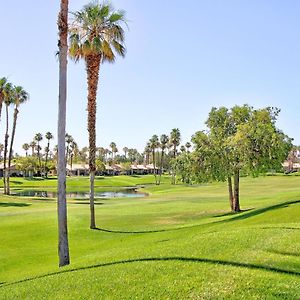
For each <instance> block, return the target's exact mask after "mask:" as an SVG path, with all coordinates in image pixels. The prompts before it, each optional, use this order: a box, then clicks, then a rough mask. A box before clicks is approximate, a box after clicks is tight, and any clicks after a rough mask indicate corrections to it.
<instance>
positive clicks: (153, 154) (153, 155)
mask: <svg viewBox="0 0 300 300" xmlns="http://www.w3.org/2000/svg"><path fill="white" fill-rule="evenodd" d="M152 159H153V174H154V178H155V184H157V177H156V169H155V165H156V163H155V149H154V150H152Z"/></svg>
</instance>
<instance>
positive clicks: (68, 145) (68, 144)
mask: <svg viewBox="0 0 300 300" xmlns="http://www.w3.org/2000/svg"><path fill="white" fill-rule="evenodd" d="M72 142H74V139H73V137H72V136H71V135H70V134H68V133H66V144H67V148H66V164H67V163H68V160H69V156H70V144H71V143H72Z"/></svg>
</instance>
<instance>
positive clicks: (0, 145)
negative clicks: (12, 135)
mask: <svg viewBox="0 0 300 300" xmlns="http://www.w3.org/2000/svg"><path fill="white" fill-rule="evenodd" d="M3 150H4V145H3V144H0V159H2V152H3Z"/></svg>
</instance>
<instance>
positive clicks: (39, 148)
mask: <svg viewBox="0 0 300 300" xmlns="http://www.w3.org/2000/svg"><path fill="white" fill-rule="evenodd" d="M34 140H35V141H36V142H37V145H36V150H37V155H38V160H39V168H40V171H41V168H42V165H41V156H40V150H41V146H40V142H41V141H42V140H43V136H42V134H41V133H37V134H36V135H35V137H34Z"/></svg>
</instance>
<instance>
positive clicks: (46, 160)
mask: <svg viewBox="0 0 300 300" xmlns="http://www.w3.org/2000/svg"><path fill="white" fill-rule="evenodd" d="M49 150H50V140H48V143H47V152H46V157H45V177H46V178H48V171H47V163H48V154H49Z"/></svg>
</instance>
